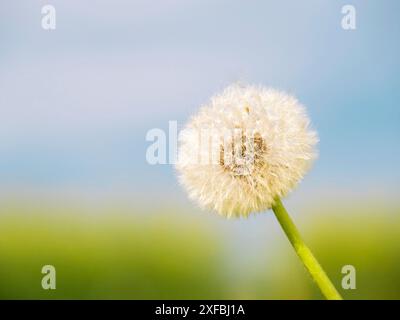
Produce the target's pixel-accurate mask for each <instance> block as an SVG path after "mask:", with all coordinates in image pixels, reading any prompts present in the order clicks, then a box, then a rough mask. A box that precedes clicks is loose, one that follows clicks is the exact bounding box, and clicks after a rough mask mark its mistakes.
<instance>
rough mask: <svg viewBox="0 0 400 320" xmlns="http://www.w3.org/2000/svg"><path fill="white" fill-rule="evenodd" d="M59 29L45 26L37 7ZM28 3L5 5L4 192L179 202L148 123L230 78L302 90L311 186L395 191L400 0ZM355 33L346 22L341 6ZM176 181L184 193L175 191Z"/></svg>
mask: <svg viewBox="0 0 400 320" xmlns="http://www.w3.org/2000/svg"><path fill="white" fill-rule="evenodd" d="M50 2H51V4H53V5H54V7H55V8H56V12H57V28H56V30H54V31H44V30H43V29H42V28H41V25H40V21H41V12H40V10H41V7H42V5H44V4H48V3H50ZM50 2H49V1H21V0H17V1H15V0H5V1H2V2H1V4H0V71H1V72H0V192H1V193H2V194H3V195H7V194H9V193H19V192H21V190H22V191H23V192H24V193H27V194H29V193H35V192H36V191H38V190H42V191H43V192H44V193H45V194H46V193H51V192H54V190H59V192H60V193H61V194H62V193H63V192H67V191H68V190H74V191H75V192H77V193H81V194H84V193H85V194H86V193H88V194H97V193H98V192H103V193H105V194H106V195H109V196H111V195H115V194H129V195H131V196H132V197H133V198H142V197H143V196H144V195H150V196H154V195H163V194H164V195H165V194H167V195H168V197H171V196H172V199H173V198H174V197H176V198H180V197H181V196H182V191H181V189H180V188H179V189H178V187H177V183H176V181H175V178H174V173H173V168H172V167H171V166H150V165H148V164H147V163H146V159H145V152H146V148H147V146H148V145H149V143H148V142H146V140H145V135H146V132H147V130H149V129H151V128H155V127H160V128H165V129H167V125H168V121H169V120H177V121H178V122H179V125H180V126H182V125H183V124H184V123H185V121H186V120H187V119H188V117H190V115H191V114H192V113H194V112H196V110H197V108H198V106H199V105H200V104H202V103H205V102H207V100H208V98H209V97H210V96H211V95H212V94H214V93H216V92H218V91H220V90H221V89H222V88H223V87H224V86H226V85H228V84H230V83H231V82H237V81H241V82H248V83H256V84H264V85H267V86H272V87H275V88H279V89H282V90H286V91H288V92H290V93H293V94H295V95H296V96H297V97H298V98H299V100H300V101H301V102H302V103H303V104H305V105H306V106H307V109H308V112H309V114H310V117H311V119H312V123H313V126H314V127H315V128H316V129H317V130H318V132H319V136H320V140H321V141H320V145H319V150H320V158H319V160H318V161H317V162H316V164H315V167H314V168H313V170H312V171H311V173H310V174H309V176H307V178H306V179H305V180H304V182H303V185H304V187H302V188H304V191H303V193H302V194H304V193H306V192H312V193H315V192H321V193H323V194H325V195H328V196H329V195H331V196H332V197H336V196H337V195H339V194H340V193H341V192H342V193H353V192H355V190H356V191H357V193H358V194H360V195H364V196H365V195H370V194H371V193H372V194H374V193H376V194H379V195H389V196H390V197H393V198H394V199H396V196H397V195H396V193H397V192H396V190H397V189H398V187H399V178H400V173H399V170H398V163H400V152H399V137H400V127H399V120H400V108H399V102H398V101H399V100H400V90H399V89H400V88H399V84H400V80H399V74H400V62H399V58H398V57H399V56H400V44H399V36H400V10H399V9H400V3H399V2H398V1H396V0H393V1H389V0H384V1H331V2H327V1H322V0H306V1H301V2H296V1H190V2H189V1H183V0H182V1H180V0H174V1H154V2H152V3H150V2H149V1H122V0H118V1H112V2H111V1H96V3H95V4H94V2H93V1H77V0H73V1H60V0H53V1H50ZM344 4H352V5H354V6H355V7H356V10H357V29H356V30H352V31H345V30H343V29H342V28H341V25H340V21H341V18H342V14H341V7H342V5H344ZM175 187H176V188H175Z"/></svg>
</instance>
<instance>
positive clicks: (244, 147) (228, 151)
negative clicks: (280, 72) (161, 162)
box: [176, 85, 318, 217]
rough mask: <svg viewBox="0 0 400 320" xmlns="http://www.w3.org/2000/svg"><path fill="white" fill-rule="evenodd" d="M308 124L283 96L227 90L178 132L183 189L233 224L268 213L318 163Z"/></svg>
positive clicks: (265, 91)
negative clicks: (235, 220) (240, 218)
mask: <svg viewBox="0 0 400 320" xmlns="http://www.w3.org/2000/svg"><path fill="white" fill-rule="evenodd" d="M309 123H310V121H309V119H308V117H307V115H306V113H305V109H304V107H303V106H302V105H301V104H300V103H299V102H298V101H297V100H296V99H295V98H294V97H292V96H290V95H288V94H286V93H284V92H280V91H276V90H272V89H268V88H264V87H258V86H240V85H232V86H229V87H228V88H226V89H225V90H224V91H223V92H222V93H221V94H219V95H216V96H214V97H212V98H211V101H210V102H209V103H208V104H207V105H205V106H203V107H201V109H200V111H199V113H198V114H197V115H195V116H194V117H192V119H191V121H190V122H189V123H188V124H187V125H186V127H185V128H184V129H183V130H182V131H181V132H180V135H179V152H178V163H177V165H176V168H177V170H178V174H179V179H180V182H181V183H182V184H183V186H184V187H185V188H186V190H187V191H188V193H189V197H190V198H191V199H193V200H195V201H196V202H197V203H198V204H199V205H200V206H201V207H203V208H206V209H210V210H214V211H216V212H218V213H219V214H222V215H225V216H228V217H232V216H248V215H249V214H250V213H255V212H260V211H265V210H267V209H270V208H271V206H272V205H273V204H274V200H275V199H276V198H277V197H284V196H286V195H287V193H288V192H289V191H290V190H292V189H293V188H294V186H295V185H296V184H297V183H298V182H299V181H300V180H301V179H302V178H303V176H304V174H305V173H306V172H307V170H308V169H309V167H310V165H311V163H312V161H313V160H314V158H315V157H316V151H315V145H316V143H317V141H318V138H317V134H316V133H315V132H314V131H312V130H311V129H310V128H309Z"/></svg>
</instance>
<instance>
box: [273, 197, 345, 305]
mask: <svg viewBox="0 0 400 320" xmlns="http://www.w3.org/2000/svg"><path fill="white" fill-rule="evenodd" d="M272 210H273V211H274V213H275V216H276V218H277V219H278V221H279V223H280V225H281V226H282V229H283V230H284V231H285V233H286V236H287V237H288V238H289V241H290V243H291V244H292V246H293V248H294V249H295V251H296V253H297V255H298V256H299V258H300V260H301V261H302V262H303V264H304V266H305V267H306V269H307V270H308V272H309V273H310V275H311V277H312V278H313V279H314V281H315V282H316V283H317V285H318V287H319V288H320V290H321V291H322V293H323V295H324V296H325V297H326V298H327V299H328V300H342V297H341V296H340V294H339V293H338V292H337V290H336V288H335V287H334V285H333V284H332V282H331V281H330V280H329V278H328V276H327V275H326V273H325V271H324V269H322V267H321V265H320V264H319V263H318V261H317V259H315V257H314V255H313V254H312V252H311V250H310V249H309V248H308V247H307V246H306V244H305V243H304V241H303V239H302V238H301V235H300V233H299V231H298V230H297V228H296V226H295V224H294V223H293V221H292V219H291V218H290V216H289V214H288V213H287V211H286V209H285V207H284V206H283V204H282V201H281V200H280V199H279V198H278V199H277V200H276V202H275V205H274V206H273V207H272Z"/></svg>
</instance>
